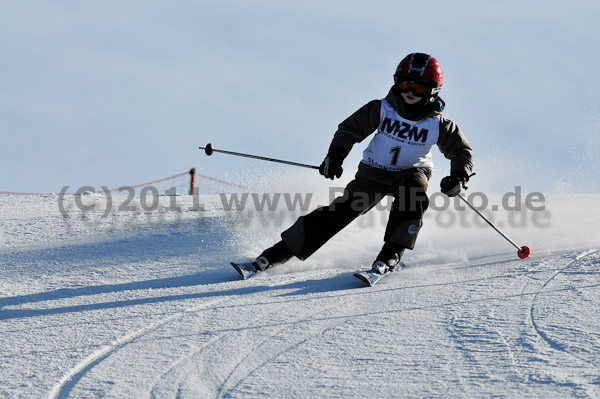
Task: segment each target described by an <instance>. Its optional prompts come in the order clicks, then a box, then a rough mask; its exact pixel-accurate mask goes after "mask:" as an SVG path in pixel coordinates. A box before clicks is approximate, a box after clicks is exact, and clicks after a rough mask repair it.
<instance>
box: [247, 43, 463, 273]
mask: <svg viewBox="0 0 600 399" xmlns="http://www.w3.org/2000/svg"><path fill="white" fill-rule="evenodd" d="M443 78H444V76H443V71H442V67H441V66H440V63H439V62H438V60H437V59H435V58H433V57H431V56H430V55H427V54H424V53H412V54H409V55H407V56H406V57H405V58H404V59H403V60H402V61H401V62H400V64H399V65H398V67H397V68H396V73H395V74H394V85H393V86H392V88H391V89H390V91H389V93H388V94H387V96H386V97H385V98H384V99H381V100H373V101H370V102H369V103H367V104H366V105H364V106H363V107H361V108H360V109H359V110H358V111H356V112H355V113H354V114H352V115H351V116H350V117H349V118H348V119H346V120H345V121H343V122H342V123H341V124H340V125H339V127H338V129H337V131H336V132H335V135H334V137H333V140H332V141H331V145H330V147H329V151H328V152H327V156H326V157H325V159H324V160H323V163H322V164H321V166H320V167H319V172H320V173H321V174H322V175H323V176H325V178H328V179H332V180H333V179H334V178H336V177H337V178H340V177H341V175H342V163H343V161H344V159H345V158H346V156H347V155H348V154H349V153H350V150H351V149H352V146H353V145H354V144H355V143H359V142H361V141H363V140H364V139H365V138H367V137H368V136H370V135H371V134H372V133H373V132H376V134H375V135H374V136H373V138H372V139H371V142H370V143H369V145H368V147H367V148H366V150H365V151H364V153H363V159H362V161H361V162H360V164H359V166H358V172H357V173H356V175H355V179H354V180H353V181H351V182H350V183H349V184H348V186H347V187H346V189H345V191H344V195H342V196H340V197H338V198H336V199H335V200H334V201H333V202H332V203H331V204H330V205H329V206H328V207H321V208H318V209H316V210H314V211H313V212H311V213H309V214H307V215H305V216H302V217H300V218H298V220H297V221H296V222H295V223H294V225H292V226H291V227H290V228H289V229H287V230H285V231H284V232H283V233H282V234H281V238H282V240H281V241H279V242H278V243H276V244H275V245H273V246H272V247H271V248H268V249H266V250H265V251H263V253H262V254H261V255H260V256H258V258H256V260H255V261H254V262H253V266H254V267H255V268H256V269H258V270H261V271H263V270H266V269H267V268H270V267H272V266H275V265H278V264H282V263H285V262H287V261H288V260H290V259H291V258H293V257H294V256H295V257H297V258H299V259H301V260H305V259H307V258H308V257H309V256H311V255H312V254H313V253H314V252H315V251H317V250H318V249H319V248H320V247H321V246H322V245H323V244H325V243H326V242H327V241H328V240H329V239H330V238H332V237H333V236H334V235H335V234H336V233H338V232H339V231H340V230H342V229H343V228H344V227H345V226H347V225H348V224H349V223H350V222H352V221H353V220H354V219H355V218H356V217H358V216H359V215H361V214H363V213H365V212H367V211H368V210H369V209H371V208H372V207H374V206H375V205H376V204H377V203H378V202H379V201H381V200H382V199H383V197H384V196H386V195H392V196H393V197H394V202H393V204H392V209H391V211H390V215H389V220H388V223H387V227H386V231H385V235H384V244H383V247H382V248H381V251H380V252H379V254H378V255H377V257H376V258H375V261H374V262H373V265H372V271H374V272H376V273H378V274H384V273H386V272H387V271H389V270H393V269H394V268H395V267H396V266H397V265H398V264H399V262H400V259H401V258H402V254H403V253H404V250H405V249H410V250H412V249H413V248H414V246H415V241H416V239H417V235H418V233H419V230H420V229H421V226H422V219H423V214H424V212H425V210H426V209H427V207H428V205H429V199H428V197H427V194H426V190H427V184H428V180H429V178H430V177H431V173H432V170H433V163H432V157H431V147H432V146H433V145H434V144H437V146H438V148H439V149H440V151H441V152H442V153H443V154H444V156H445V157H446V158H448V159H450V174H449V176H446V177H444V178H443V179H442V181H441V184H440V185H441V191H442V193H444V194H446V195H448V196H450V197H452V196H455V195H457V194H458V193H460V191H461V185H462V184H463V183H465V182H467V181H468V179H469V176H470V174H471V170H472V167H473V159H472V150H471V147H470V145H469V143H468V142H467V140H466V139H465V137H464V136H463V134H462V132H461V131H460V129H459V128H458V126H457V125H456V124H455V123H454V122H452V121H451V120H448V119H446V118H444V117H442V111H443V110H444V107H445V102H444V101H443V100H442V99H441V98H440V96H439V93H440V90H441V88H442V84H443Z"/></svg>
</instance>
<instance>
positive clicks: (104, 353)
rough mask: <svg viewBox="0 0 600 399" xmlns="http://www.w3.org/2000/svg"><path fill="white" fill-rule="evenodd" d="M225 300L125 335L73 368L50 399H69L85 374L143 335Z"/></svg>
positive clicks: (214, 301)
mask: <svg viewBox="0 0 600 399" xmlns="http://www.w3.org/2000/svg"><path fill="white" fill-rule="evenodd" d="M223 300H224V299H217V300H213V301H209V302H207V303H203V304H201V305H199V306H196V307H194V308H192V309H189V310H186V311H184V312H181V313H179V314H175V315H172V316H168V317H165V318H164V319H163V320H160V321H158V322H156V323H152V324H149V325H147V326H146V327H144V328H141V329H139V330H137V331H134V332H132V333H130V334H127V335H124V336H122V337H120V338H118V339H116V340H115V341H114V342H112V343H111V344H110V345H107V346H105V347H103V348H101V349H99V350H97V351H95V352H93V353H92V354H90V355H89V356H88V357H86V358H85V359H83V361H81V362H80V363H78V364H77V365H76V366H75V367H73V369H72V370H70V371H69V372H68V373H67V374H66V375H64V376H63V377H62V378H61V379H60V381H59V382H58V383H57V384H56V385H55V386H54V388H52V390H51V391H50V394H49V395H48V398H49V399H55V398H67V397H68V396H69V393H70V391H71V389H72V388H73V387H74V386H75V384H77V381H79V380H80V379H81V377H82V376H83V375H84V374H85V373H87V372H89V371H90V370H92V368H93V367H94V366H95V365H96V364H98V363H100V362H101V361H102V360H104V359H106V358H107V357H108V356H110V355H111V354H112V353H114V352H115V351H117V350H120V349H122V348H124V347H125V346H126V345H127V344H129V343H131V342H132V341H133V340H135V339H138V338H139V337H141V336H142V335H144V334H147V333H148V332H150V331H152V330H154V329H156V328H158V327H160V326H162V325H164V324H167V323H169V322H171V321H173V320H174V319H176V318H179V317H182V316H183V315H184V314H185V313H189V312H197V311H199V310H201V309H203V308H206V307H209V306H210V305H215V304H217V303H219V302H222V301H223Z"/></svg>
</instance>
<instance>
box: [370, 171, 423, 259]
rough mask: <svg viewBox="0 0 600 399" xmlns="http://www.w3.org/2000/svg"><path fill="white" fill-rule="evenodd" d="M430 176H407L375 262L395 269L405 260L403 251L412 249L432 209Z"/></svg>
mask: <svg viewBox="0 0 600 399" xmlns="http://www.w3.org/2000/svg"><path fill="white" fill-rule="evenodd" d="M427 182H428V175H427V174H426V173H425V172H423V171H422V170H420V169H416V170H415V172H414V173H412V174H410V175H408V176H407V177H405V178H404V179H402V181H401V182H400V183H401V184H400V185H399V186H398V188H397V189H396V190H395V192H394V203H393V205H392V209H391V211H390V216H389V219H388V223H387V227H386V231H385V235H384V242H385V243H384V245H383V248H382V249H381V252H380V253H379V255H378V256H377V258H376V261H381V262H383V263H385V264H386V265H388V266H389V267H394V266H395V265H396V264H398V262H399V261H400V258H402V254H403V252H404V249H406V248H407V249H413V248H414V246H415V242H416V240H417V236H418V234H419V231H420V229H421V226H422V225H423V214H424V213H425V211H426V210H427V207H428V206H429V198H428V197H427V194H426V191H427Z"/></svg>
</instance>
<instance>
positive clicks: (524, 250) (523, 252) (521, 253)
mask: <svg viewBox="0 0 600 399" xmlns="http://www.w3.org/2000/svg"><path fill="white" fill-rule="evenodd" d="M458 198H460V199H461V200H463V201H464V203H465V204H467V205H468V206H469V208H471V209H473V210H474V211H475V212H476V213H477V214H478V215H479V216H481V218H482V219H483V220H485V221H486V222H487V224H489V225H490V226H492V227H493V228H494V230H496V231H497V232H498V233H499V234H500V235H501V236H502V237H504V238H505V239H506V241H508V242H510V243H511V244H512V245H513V246H514V247H515V248H517V250H518V252H517V256H518V257H519V258H521V259H525V258H527V257H528V256H529V247H526V246H522V247H519V246H518V245H517V243H515V242H514V241H513V240H511V239H510V238H508V236H507V235H506V234H504V233H503V232H502V231H500V229H499V228H498V227H496V226H494V224H493V223H492V222H490V221H489V219H488V218H486V217H485V216H483V214H482V213H481V212H479V211H478V210H477V209H476V208H475V207H474V206H473V205H471V203H470V202H469V201H467V200H466V198H465V197H463V196H462V195H460V194H458Z"/></svg>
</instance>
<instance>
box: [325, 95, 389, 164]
mask: <svg viewBox="0 0 600 399" xmlns="http://www.w3.org/2000/svg"><path fill="white" fill-rule="evenodd" d="M380 119H381V100H373V101H370V102H369V103H367V104H365V105H364V106H362V107H361V108H360V109H359V110H358V111H356V112H355V113H353V114H352V115H350V116H349V117H348V118H347V119H346V120H345V121H343V122H342V123H340V124H339V126H338V129H337V131H336V132H335V135H334V136H333V140H332V141H331V145H330V146H329V149H330V151H329V152H330V153H331V149H332V148H333V147H337V148H336V150H334V151H337V152H343V153H344V157H345V156H347V155H348V154H349V153H350V150H351V149H352V146H353V145H354V144H355V143H360V142H361V141H363V140H364V139H365V138H366V137H367V136H369V135H370V134H371V133H373V132H374V131H375V130H377V127H378V126H379V121H380Z"/></svg>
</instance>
